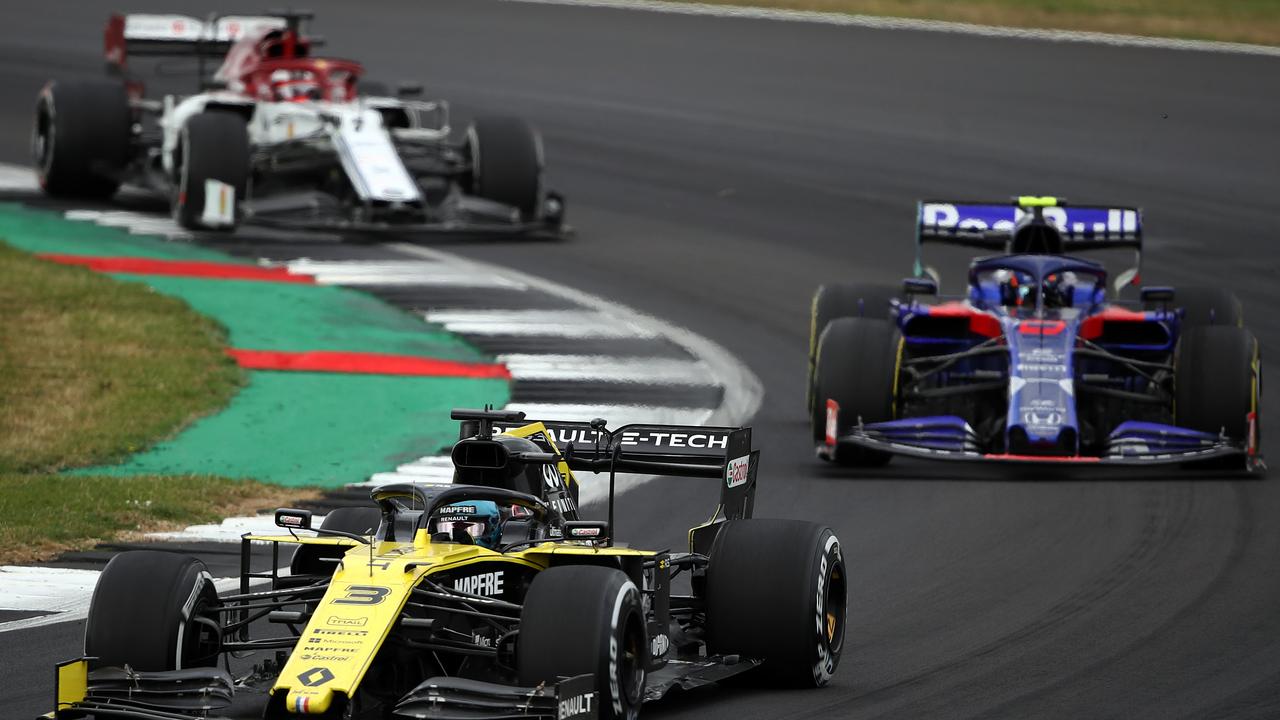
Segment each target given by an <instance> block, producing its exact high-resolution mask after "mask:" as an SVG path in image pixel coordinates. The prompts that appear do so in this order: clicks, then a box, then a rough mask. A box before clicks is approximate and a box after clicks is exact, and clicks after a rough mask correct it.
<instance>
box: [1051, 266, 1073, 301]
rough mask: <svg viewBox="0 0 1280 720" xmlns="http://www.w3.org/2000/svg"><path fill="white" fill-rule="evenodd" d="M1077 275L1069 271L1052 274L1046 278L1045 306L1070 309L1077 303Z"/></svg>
mask: <svg viewBox="0 0 1280 720" xmlns="http://www.w3.org/2000/svg"><path fill="white" fill-rule="evenodd" d="M1075 294H1076V274H1075V273H1073V272H1071V271H1067V272H1061V273H1052V274H1050V275H1046V276H1045V278H1044V306H1045V307H1047V308H1069V307H1071V306H1072V304H1073V303H1074V301H1075Z"/></svg>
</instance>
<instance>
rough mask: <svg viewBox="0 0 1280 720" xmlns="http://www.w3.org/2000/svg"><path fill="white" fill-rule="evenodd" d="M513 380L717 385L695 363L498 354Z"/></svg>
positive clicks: (640, 358)
mask: <svg viewBox="0 0 1280 720" xmlns="http://www.w3.org/2000/svg"><path fill="white" fill-rule="evenodd" d="M498 362H500V363H502V364H503V365H506V366H507V369H508V370H510V371H511V377H513V378H515V379H516V380H529V381H573V382H613V383H653V384H661V385H695V386H706V385H717V384H718V383H717V382H716V380H715V378H713V377H712V376H711V371H710V370H709V369H708V368H707V366H706V365H704V364H702V363H700V362H698V361H696V360H677V359H673V358H652V357H608V356H602V355H523V354H520V355H499V356H498Z"/></svg>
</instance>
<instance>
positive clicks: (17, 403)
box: [0, 245, 243, 472]
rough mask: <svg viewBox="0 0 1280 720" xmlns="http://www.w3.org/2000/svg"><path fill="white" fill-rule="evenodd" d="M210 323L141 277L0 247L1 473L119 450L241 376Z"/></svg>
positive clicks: (222, 397) (75, 462)
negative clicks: (122, 277)
mask: <svg viewBox="0 0 1280 720" xmlns="http://www.w3.org/2000/svg"><path fill="white" fill-rule="evenodd" d="M225 347H226V340H225V335H224V333H223V331H222V328H221V327H219V326H218V325H217V324H216V323H214V322H213V321H211V320H209V319H208V318H205V317H203V316H201V315H197V314H196V313H195V312H193V311H192V310H191V309H190V308H189V307H187V306H186V305H185V304H184V303H182V302H181V301H180V300H176V299H174V298H170V297H165V296H163V295H159V294H157V293H155V292H153V291H152V290H151V289H150V288H148V287H147V286H145V285H143V284H141V283H136V282H121V281H117V280H113V279H112V278H110V277H106V276H103V275H98V274H95V273H93V272H90V271H89V270H86V269H83V268H77V267H68V266H63V265H55V264H53V263H50V262H45V261H43V260H39V259H37V258H35V257H34V256H31V255H28V254H26V253H23V252H21V251H18V250H14V249H13V248H11V247H9V246H7V245H0V472H54V471H57V470H61V469H63V468H67V467H76V466H80V465H86V464H89V463H93V462H110V461H112V460H116V459H119V458H123V457H124V456H126V455H128V454H129V453H132V452H135V451H137V450H139V449H141V448H142V447H145V446H146V445H148V444H150V443H151V442H154V441H155V440H157V439H160V438H163V437H166V436H168V435H170V434H172V433H173V432H174V431H175V430H177V429H179V428H181V427H183V426H184V425H186V424H187V423H189V422H191V421H192V420H194V419H195V418H197V417H199V416H201V415H204V414H206V413H208V412H211V411H213V410H217V409H218V408H220V407H222V406H223V405H225V404H226V403H227V402H228V401H229V400H230V399H231V396H232V395H234V394H235V392H236V390H237V388H239V386H240V385H241V384H242V382H243V374H242V371H241V370H240V368H239V367H237V366H236V364H235V363H234V362H233V361H232V360H231V359H230V358H228V357H227V356H226V354H225V352H224V348H225Z"/></svg>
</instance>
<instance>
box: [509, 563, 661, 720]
mask: <svg viewBox="0 0 1280 720" xmlns="http://www.w3.org/2000/svg"><path fill="white" fill-rule="evenodd" d="M629 632H630V633H633V634H635V633H638V635H635V637H633V638H632V639H633V640H635V641H637V642H638V646H637V647H636V648H635V649H636V651H637V652H638V653H639V664H640V668H641V669H642V672H641V674H640V676H639V686H638V688H634V689H633V692H632V694H633V695H634V697H629V696H628V693H627V692H626V690H625V687H624V683H626V682H627V680H628V679H627V678H624V677H622V673H623V672H624V670H625V665H624V663H623V660H624V651H625V649H626V643H627V641H628V637H627V636H628V633H629ZM517 657H518V660H517V665H518V667H519V668H520V682H521V684H523V685H536V684H538V683H547V684H551V683H554V682H556V680H557V678H558V677H562V676H563V677H572V676H575V675H582V674H586V673H592V674H594V675H595V677H596V679H597V682H596V689H597V693H598V694H597V699H598V703H597V707H598V709H599V717H601V718H607V719H611V720H621V719H628V720H629V719H632V718H635V717H637V716H638V714H639V710H640V705H641V704H642V703H643V702H644V675H643V668H644V667H645V666H647V664H648V637H647V633H646V631H645V622H644V615H643V605H642V601H641V597H640V591H639V589H638V588H637V587H636V585H635V583H633V582H632V581H631V580H629V579H628V578H627V577H626V575H625V574H623V573H622V572H621V571H619V570H616V569H612V568H603V567H588V566H568V567H561V568H551V569H549V570H544V571H543V572H542V573H540V574H539V575H538V577H536V578H535V579H534V583H533V585H532V586H531V587H530V590H529V593H528V595H527V596H526V598H525V606H524V610H523V611H522V616H521V623H520V641H519V645H518V647H517Z"/></svg>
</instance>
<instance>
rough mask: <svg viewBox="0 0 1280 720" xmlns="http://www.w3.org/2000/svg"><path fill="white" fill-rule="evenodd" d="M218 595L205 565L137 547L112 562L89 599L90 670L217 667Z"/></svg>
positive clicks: (219, 637) (87, 648)
mask: <svg viewBox="0 0 1280 720" xmlns="http://www.w3.org/2000/svg"><path fill="white" fill-rule="evenodd" d="M217 604H218V597H217V592H216V590H215V589H214V587H213V578H211V577H210V576H209V572H208V570H206V569H205V565H204V563H202V562H200V561H199V560H197V559H195V558H193V557H190V556H188V555H179V554H177V553H169V552H157V551H154V550H136V551H131V552H126V553H121V554H119V555H116V556H115V557H113V558H111V562H108V563H107V566H106V568H104V569H103V571H102V574H101V575H100V576H98V585H97V587H95V588H94V590H93V599H92V600H90V602H89V617H88V620H87V621H86V623H85V630H84V652H85V655H86V656H88V657H90V658H94V660H92V662H91V667H93V668H99V667H124V666H125V665H128V666H129V667H131V668H133V669H134V670H139V671H144V672H146V671H152V672H160V671H165V670H181V669H183V668H190V667H209V666H214V665H216V664H217V660H218V652H219V649H220V646H221V640H222V634H221V631H220V629H219V627H218V622H217V621H218V612H217Z"/></svg>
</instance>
